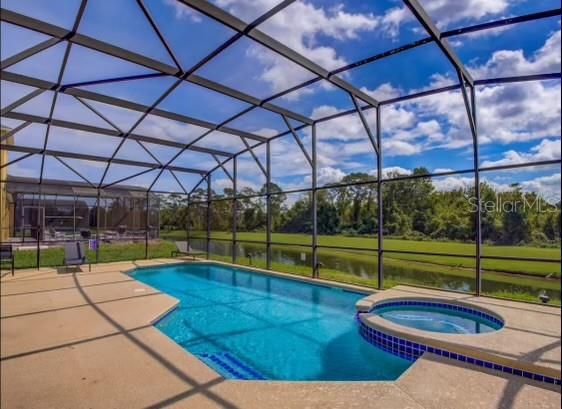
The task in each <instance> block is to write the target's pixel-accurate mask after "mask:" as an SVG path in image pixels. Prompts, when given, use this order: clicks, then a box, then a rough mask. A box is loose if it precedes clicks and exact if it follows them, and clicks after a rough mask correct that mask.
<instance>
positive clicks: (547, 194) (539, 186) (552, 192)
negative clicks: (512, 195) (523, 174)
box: [520, 173, 561, 203]
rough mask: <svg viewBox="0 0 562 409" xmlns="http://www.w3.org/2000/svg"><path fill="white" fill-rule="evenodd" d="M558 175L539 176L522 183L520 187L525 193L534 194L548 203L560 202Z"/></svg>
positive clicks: (559, 180)
mask: <svg viewBox="0 0 562 409" xmlns="http://www.w3.org/2000/svg"><path fill="white" fill-rule="evenodd" d="M560 182H561V179H560V173H555V174H552V175H548V176H541V177H538V178H536V179H533V180H529V181H525V182H522V183H521V184H520V185H521V187H522V188H523V190H524V191H526V192H534V193H537V194H538V195H540V196H541V197H543V198H544V199H545V200H547V201H548V202H550V203H556V202H559V201H560Z"/></svg>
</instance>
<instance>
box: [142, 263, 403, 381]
mask: <svg viewBox="0 0 562 409" xmlns="http://www.w3.org/2000/svg"><path fill="white" fill-rule="evenodd" d="M133 277H134V278H135V279H137V280H139V281H141V282H143V283H145V284H148V285H150V286H152V287H154V288H156V289H158V290H160V291H162V292H165V293H167V294H170V295H171V296H173V297H176V298H177V299H179V300H180V304H179V305H178V308H176V309H175V310H174V311H172V312H171V313H170V314H168V315H167V316H166V317H164V318H163V319H162V320H160V321H159V322H158V323H157V324H156V327H157V328H159V329H160V330H161V331H163V332H164V333H165V334H166V335H168V336H169V337H170V338H172V339H173V340H174V341H175V342H177V343H178V344H179V345H181V346H182V347H183V348H185V349H186V350H188V351H189V352H191V353H192V354H194V355H196V356H198V357H199V359H201V360H202V361H204V362H205V363H206V364H208V365H209V366H211V367H213V368H214V369H215V370H217V371H218V372H219V373H221V374H222V375H223V376H225V377H227V378H237V379H268V380H292V381H312V380H322V381H324V380H333V381H359V380H395V379H396V378H398V376H400V374H402V373H403V372H404V371H405V370H406V369H407V368H408V367H409V366H410V365H411V363H410V362H409V361H407V360H404V359H402V358H399V357H397V356H394V355H392V354H389V353H387V352H385V351H382V350H380V349H378V348H376V347H374V346H372V345H370V344H368V343H367V342H366V341H365V340H364V339H363V338H362V337H361V336H360V335H359V332H358V326H357V322H356V321H355V303H356V302H357V300H359V299H360V298H362V297H364V295H363V294H359V293H353V292H348V291H344V290H341V289H337V288H330V287H324V286H319V285H313V284H308V283H303V282H299V281H296V280H289V279H284V278H278V277H272V276H267V275H264V274H258V273H253V272H249V271H245V270H242V269H236V268H230V267H226V266H220V265H213V264H188V265H176V266H166V267H158V268H150V269H139V270H137V271H136V272H134V273H133Z"/></svg>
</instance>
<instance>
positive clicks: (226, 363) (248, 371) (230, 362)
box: [195, 352, 267, 380]
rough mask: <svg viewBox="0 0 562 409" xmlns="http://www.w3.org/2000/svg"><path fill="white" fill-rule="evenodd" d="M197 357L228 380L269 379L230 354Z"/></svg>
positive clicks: (198, 355) (202, 354)
mask: <svg viewBox="0 0 562 409" xmlns="http://www.w3.org/2000/svg"><path fill="white" fill-rule="evenodd" d="M195 355H196V356H197V357H198V358H199V359H200V360H202V361H203V362H205V363H206V364H207V365H209V366H210V367H212V368H213V369H215V370H216V371H217V372H219V373H220V374H221V375H223V376H224V377H226V378H230V379H241V380H265V379H267V378H265V377H264V376H263V375H262V374H260V373H259V372H258V371H256V370H255V369H253V368H251V367H249V366H248V365H246V364H244V363H243V362H241V361H240V360H239V359H237V358H235V357H234V356H232V355H231V354H230V353H228V352H222V353H216V354H208V353H200V354H195Z"/></svg>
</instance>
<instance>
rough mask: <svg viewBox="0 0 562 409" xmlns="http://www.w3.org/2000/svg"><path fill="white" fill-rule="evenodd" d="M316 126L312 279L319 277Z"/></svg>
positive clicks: (313, 161) (313, 136)
mask: <svg viewBox="0 0 562 409" xmlns="http://www.w3.org/2000/svg"><path fill="white" fill-rule="evenodd" d="M316 136H317V135H316V124H314V125H312V196H311V198H310V200H311V209H312V214H311V218H312V277H313V278H319V277H320V271H319V268H320V265H319V263H318V153H317V149H316V142H317V140H316Z"/></svg>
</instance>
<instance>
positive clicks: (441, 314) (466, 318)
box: [373, 305, 501, 334]
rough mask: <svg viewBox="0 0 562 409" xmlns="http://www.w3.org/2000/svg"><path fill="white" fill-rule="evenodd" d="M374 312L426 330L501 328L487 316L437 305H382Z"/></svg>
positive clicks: (454, 331)
mask: <svg viewBox="0 0 562 409" xmlns="http://www.w3.org/2000/svg"><path fill="white" fill-rule="evenodd" d="M373 312H374V313H375V314H377V315H380V316H381V317H383V318H385V319H387V320H389V321H392V322H394V323H395V324H399V325H403V326H406V327H411V328H416V329H420V330H424V331H432V332H443V333H448V334H482V333H487V332H493V331H497V330H498V329H500V328H501V325H499V324H497V323H494V322H492V321H490V320H488V319H486V318H483V317H479V316H476V315H474V314H470V313H467V312H462V311H455V310H450V309H446V308H442V307H437V306H408V305H406V306H388V307H384V306H382V307H380V308H377V309H375V310H374V311H373Z"/></svg>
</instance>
